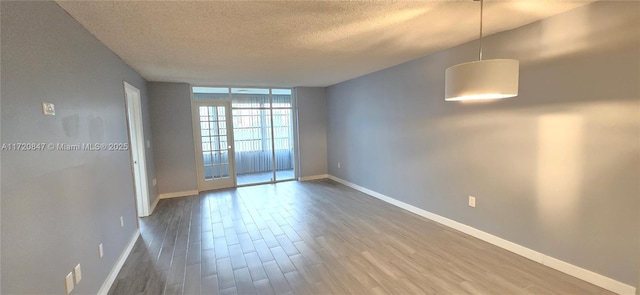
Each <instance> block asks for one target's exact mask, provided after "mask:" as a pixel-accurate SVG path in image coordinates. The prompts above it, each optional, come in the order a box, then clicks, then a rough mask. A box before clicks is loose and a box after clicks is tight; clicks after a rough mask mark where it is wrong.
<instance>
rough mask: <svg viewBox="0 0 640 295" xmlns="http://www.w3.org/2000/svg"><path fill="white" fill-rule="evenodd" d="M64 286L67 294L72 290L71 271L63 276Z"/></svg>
mask: <svg viewBox="0 0 640 295" xmlns="http://www.w3.org/2000/svg"><path fill="white" fill-rule="evenodd" d="M64 286H65V288H66V290H67V294H69V293H71V291H73V273H71V272H70V273H69V274H68V275H67V276H66V277H64Z"/></svg>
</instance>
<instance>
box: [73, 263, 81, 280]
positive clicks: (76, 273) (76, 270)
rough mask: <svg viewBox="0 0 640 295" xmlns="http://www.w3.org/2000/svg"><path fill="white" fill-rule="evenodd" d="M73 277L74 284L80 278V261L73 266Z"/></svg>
mask: <svg viewBox="0 0 640 295" xmlns="http://www.w3.org/2000/svg"><path fill="white" fill-rule="evenodd" d="M73 277H74V278H75V279H76V285H77V284H79V283H80V280H82V271H81V270H80V263H78V265H76V267H74V268H73Z"/></svg>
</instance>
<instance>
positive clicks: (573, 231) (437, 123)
mask: <svg viewBox="0 0 640 295" xmlns="http://www.w3.org/2000/svg"><path fill="white" fill-rule="evenodd" d="M639 12H640V4H639V3H637V2H636V3H632V2H596V3H594V4H591V5H588V6H584V7H581V8H578V9H576V10H572V11H569V12H567V13H564V14H561V15H558V16H555V17H552V18H549V19H546V20H543V21H540V22H536V23H533V24H530V25H527V26H524V27H520V28H518V29H514V30H511V31H507V32H503V33H500V34H497V35H493V36H490V37H489V38H487V39H486V40H485V42H484V44H485V51H484V54H485V58H487V59H490V58H497V57H501V58H516V59H519V60H521V72H520V75H521V76H520V95H519V96H518V97H517V98H512V99H505V100H501V101H494V102H485V103H450V102H445V101H444V73H445V69H446V68H447V67H449V66H452V65H455V64H458V63H461V62H465V61H470V60H473V59H474V58H475V56H476V54H477V43H476V42H471V43H468V44H463V45H461V46H459V47H456V48H452V49H449V50H445V51H441V52H438V53H435V54H432V55H429V56H426V57H423V58H420V59H417V60H413V61H410V62H407V63H405V64H402V65H398V66H395V67H392V68H388V69H384V70H381V71H378V72H375V73H372V74H369V75H366V76H363V77H360V78H357V79H354V80H350V81H347V82H343V83H341V84H337V85H334V86H331V87H329V88H328V90H327V98H328V113H329V122H328V143H329V156H328V160H329V172H330V174H332V175H335V176H337V177H340V178H342V179H345V180H348V181H350V182H353V183H356V184H358V185H360V186H363V187H366V188H369V189H371V190H374V191H377V192H380V193H382V194H385V195H387V196H391V197H393V198H396V199H398V200H400V201H402V202H406V203H409V204H411V205H414V206H417V207H420V208H423V209H425V210H428V211H431V212H433V213H436V214H439V215H441V216H444V217H447V218H450V219H453V220H456V221H458V222H461V223H464V224H467V225H470V226H472V227H475V228H477V229H480V230H482V231H486V232H489V233H491V234H493V235H496V236H499V237H502V238H504V239H507V240H509V241H512V242H515V243H517V244H520V245H523V246H525V247H529V248H531V249H534V250H537V251H539V252H542V253H544V254H547V255H550V256H552V257H555V258H559V259H561V260H564V261H566V262H569V263H572V264H574V265H577V266H580V267H583V268H586V269H589V270H592V271H594V272H597V273H600V274H602V275H605V276H608V277H611V278H613V279H616V280H619V281H621V282H624V283H627V284H629V285H632V286H633V285H636V283H637V282H638V261H639V257H638V254H639V253H638V249H639V247H640V245H639V239H640V237H639V235H638V232H639V229H638V227H639V224H638V221H639V220H638V219H639V216H638V208H639V205H640V204H639V201H638V199H639V198H638V196H639V195H640V190H639V186H638V179H639V178H640V172H639V169H640V168H639V165H638V163H639V161H640V158H639V154H640V152H639V146H638V145H639V142H638V134H639V133H640V128H639V127H640V116H639V107H640V104H639V98H640V93H639V91H640V89H639V87H638V81H640V73H639V72H640V67H639V64H640V56H639V54H638V53H639V52H640V40H639V38H640V15H639ZM613 16H615V17H613ZM339 161H340V162H341V163H342V168H337V162H339ZM469 195H473V196H476V197H477V202H478V203H477V204H478V205H477V208H471V207H468V206H467V196H469Z"/></svg>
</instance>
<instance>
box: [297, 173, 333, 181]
mask: <svg viewBox="0 0 640 295" xmlns="http://www.w3.org/2000/svg"><path fill="white" fill-rule="evenodd" d="M325 178H329V174H318V175H311V176H301V177H298V180H299V181H311V180H317V179H325Z"/></svg>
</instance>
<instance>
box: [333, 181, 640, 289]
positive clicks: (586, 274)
mask: <svg viewBox="0 0 640 295" xmlns="http://www.w3.org/2000/svg"><path fill="white" fill-rule="evenodd" d="M329 179H331V180H334V181H336V182H339V183H342V184H344V185H346V186H348V187H351V188H353V189H355V190H358V191H361V192H363V193H365V194H367V195H370V196H372V197H374V198H377V199H380V200H382V201H385V202H387V203H389V204H392V205H395V206H397V207H400V208H402V209H405V210H407V211H409V212H412V213H415V214H417V215H420V216H422V217H425V218H427V219H431V220H433V221H435V222H438V223H440V224H442V225H445V226H448V227H450V228H453V229H456V230H459V231H461V232H463V233H465V234H468V235H470V236H473V237H476V238H478V239H481V240H483V241H485V242H488V243H490V244H493V245H496V246H498V247H500V248H503V249H505V250H508V251H511V252H513V253H515V254H518V255H520V256H523V257H526V258H529V259H531V260H533V261H535V262H538V263H540V264H543V265H546V266H548V267H551V268H553V269H555V270H558V271H561V272H563V273H566V274H568V275H571V276H574V277H576V278H579V279H581V280H583V281H586V282H589V283H591V284H594V285H596V286H599V287H602V288H604V289H607V290H609V291H612V292H615V293H618V294H625V295H627V294H628V295H633V294H636V288H635V287H633V286H630V285H627V284H625V283H622V282H619V281H616V280H614V279H612V278H609V277H606V276H603V275H601V274H597V273H595V272H592V271H590V270H587V269H584V268H581V267H579V266H575V265H573V264H570V263H567V262H564V261H562V260H560V259H556V258H553V257H551V256H547V255H545V254H542V253H540V252H538V251H535V250H532V249H529V248H527V247H524V246H522V245H518V244H516V243H513V242H510V241H507V240H505V239H503V238H500V237H497V236H494V235H492V234H490V233H487V232H484V231H481V230H479V229H476V228H473V227H471V226H468V225H466V224H463V223H460V222H457V221H455V220H452V219H449V218H446V217H442V216H440V215H437V214H434V213H431V212H429V211H426V210H424V209H420V208H418V207H415V206H413V205H410V204H407V203H404V202H402V201H398V200H396V199H394V198H391V197H389V196H385V195H383V194H381V193H378V192H375V191H372V190H370V189H368V188H365V187H362V186H359V185H357V184H355V183H351V182H349V181H346V180H344V179H341V178H338V177H335V176H333V175H329Z"/></svg>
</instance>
